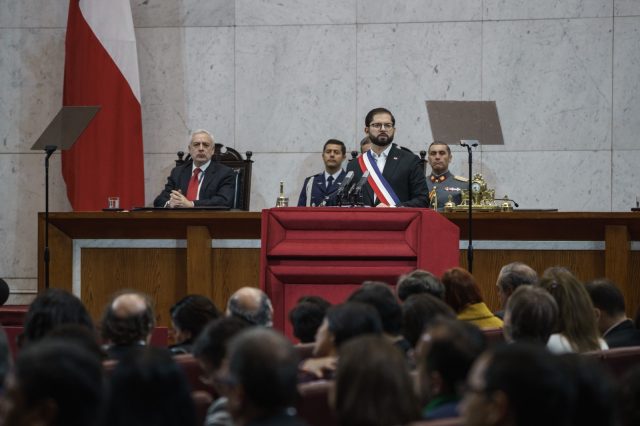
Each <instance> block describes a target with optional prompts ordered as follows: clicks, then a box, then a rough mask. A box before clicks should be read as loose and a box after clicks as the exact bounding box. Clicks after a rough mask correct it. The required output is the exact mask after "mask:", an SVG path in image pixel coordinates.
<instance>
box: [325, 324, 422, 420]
mask: <svg viewBox="0 0 640 426" xmlns="http://www.w3.org/2000/svg"><path fill="white" fill-rule="evenodd" d="M339 354H340V359H339V361H338V369H337V371H336V385H335V386H336V387H335V396H334V399H333V401H332V403H333V404H332V405H333V406H334V407H335V411H336V414H337V416H338V423H339V424H340V425H345V426H346V425H349V426H353V425H358V426H378V425H379V426H388V425H401V424H402V425H404V424H407V423H410V422H412V421H416V420H418V419H419V418H420V412H419V409H418V400H417V398H416V396H415V393H414V384H413V381H412V379H411V376H410V373H409V367H408V365H407V362H406V360H405V358H404V355H403V354H402V352H401V351H399V350H398V349H397V348H396V347H394V346H393V345H392V344H391V343H389V341H388V340H387V339H385V338H384V337H382V336H371V335H369V336H360V337H356V338H353V339H351V340H349V341H348V342H346V343H345V344H343V345H342V346H341V347H340V351H339Z"/></svg>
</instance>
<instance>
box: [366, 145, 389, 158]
mask: <svg viewBox="0 0 640 426" xmlns="http://www.w3.org/2000/svg"><path fill="white" fill-rule="evenodd" d="M392 146H393V144H391V143H390V144H389V146H388V147H387V148H386V149H385V150H384V151H382V152H381V153H380V155H378V154H376V152H375V151H373V150H372V151H371V155H373V158H375V159H376V160H377V159H378V158H381V157H384V158H387V157H388V156H389V151H391V147H392Z"/></svg>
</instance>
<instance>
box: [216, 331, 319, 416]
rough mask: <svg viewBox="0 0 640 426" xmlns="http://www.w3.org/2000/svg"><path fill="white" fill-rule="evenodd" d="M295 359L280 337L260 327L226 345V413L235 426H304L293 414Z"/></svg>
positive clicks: (296, 366)
mask: <svg viewBox="0 0 640 426" xmlns="http://www.w3.org/2000/svg"><path fill="white" fill-rule="evenodd" d="M297 372H298V356H297V353H296V351H295V349H294V347H293V345H292V344H291V342H289V341H288V340H287V339H286V338H285V337H284V336H283V335H281V334H279V333H277V332H275V331H273V330H271V329H268V328H264V327H254V328H251V329H249V330H245V331H243V332H242V333H240V334H239V335H237V336H236V337H234V338H233V339H232V340H231V342H230V343H229V374H228V377H227V380H226V382H227V383H228V384H229V393H228V398H229V411H230V412H231V415H232V417H233V422H234V424H236V425H256V426H257V425H279V426H299V425H304V424H306V423H304V422H303V421H302V420H300V419H299V418H298V417H297V416H296V414H295V408H293V406H294V405H295V402H296V398H297V395H298V389H297Z"/></svg>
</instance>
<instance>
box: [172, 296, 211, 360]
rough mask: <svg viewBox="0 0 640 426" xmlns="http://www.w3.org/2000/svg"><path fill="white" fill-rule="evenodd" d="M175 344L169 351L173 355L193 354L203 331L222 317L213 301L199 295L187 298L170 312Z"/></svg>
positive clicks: (181, 300)
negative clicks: (194, 343) (192, 348)
mask: <svg viewBox="0 0 640 426" xmlns="http://www.w3.org/2000/svg"><path fill="white" fill-rule="evenodd" d="M169 313H170V315H171V326H172V328H173V337H174V340H175V344H174V345H172V346H170V347H169V349H170V350H171V352H172V353H173V354H186V353H190V352H191V347H192V346H193V342H195V341H196V339H197V338H198V335H199V334H200V332H201V331H202V329H203V328H204V327H205V326H206V325H207V324H208V323H209V322H211V321H212V320H214V319H216V318H218V317H220V312H218V309H217V308H216V306H215V305H214V304H213V302H212V301H211V300H209V299H208V298H206V297H204V296H200V295H197V294H193V295H189V296H185V297H183V298H182V299H180V300H179V301H178V302H177V303H176V304H175V305H173V306H172V307H171V309H170V311H169Z"/></svg>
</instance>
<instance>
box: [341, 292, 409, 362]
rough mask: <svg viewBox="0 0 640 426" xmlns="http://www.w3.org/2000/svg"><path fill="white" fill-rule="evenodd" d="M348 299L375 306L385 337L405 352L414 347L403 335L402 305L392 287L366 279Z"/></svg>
mask: <svg viewBox="0 0 640 426" xmlns="http://www.w3.org/2000/svg"><path fill="white" fill-rule="evenodd" d="M347 300H348V301H349V302H362V303H366V304H368V305H371V306H373V307H374V308H375V310H376V311H378V314H379V315H380V320H381V321H382V330H383V331H384V335H385V337H386V338H387V339H389V341H390V342H391V343H393V344H394V345H395V346H396V347H397V348H398V349H400V350H401V351H402V352H404V353H405V354H406V353H407V352H409V350H410V349H411V348H412V347H411V345H410V344H409V342H408V341H407V339H405V338H404V336H403V335H402V307H401V306H400V303H398V300H397V299H396V296H395V294H394V293H393V290H391V287H389V286H388V285H387V284H385V283H383V282H377V281H365V282H364V283H362V286H360V288H358V289H357V290H356V291H354V292H353V293H352V294H351V296H349V298H348V299H347Z"/></svg>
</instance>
